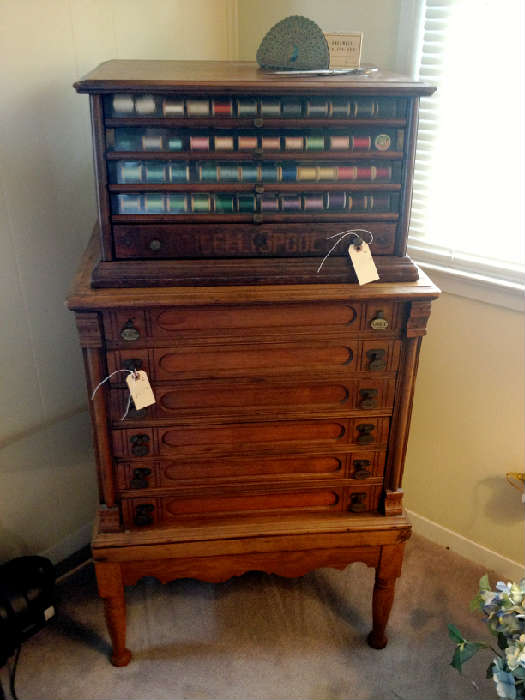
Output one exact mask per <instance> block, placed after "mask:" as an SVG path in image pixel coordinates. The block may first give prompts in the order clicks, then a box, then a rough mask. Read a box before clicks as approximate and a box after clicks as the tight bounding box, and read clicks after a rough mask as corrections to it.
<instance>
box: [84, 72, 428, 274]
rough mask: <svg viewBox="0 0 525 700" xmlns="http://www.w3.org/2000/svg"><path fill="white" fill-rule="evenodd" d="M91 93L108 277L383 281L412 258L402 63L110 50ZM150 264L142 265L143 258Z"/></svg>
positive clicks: (412, 132) (413, 99)
mask: <svg viewBox="0 0 525 700" xmlns="http://www.w3.org/2000/svg"><path fill="white" fill-rule="evenodd" d="M75 88H76V90H77V91H78V92H87V93H89V95H90V100H91V118H92V127H93V141H94V153H95V175H96V181H97V196H98V220H99V228H100V241H101V261H100V263H99V264H98V266H97V267H96V269H95V272H94V274H93V284H94V285H95V286H107V287H111V286H137V285H138V286H141V285H145V286H149V285H154V286H156V285H198V284H253V283H263V284H286V283H289V284H295V283H323V282H331V283H335V282H337V283H339V282H355V281H356V278H355V275H354V271H353V268H352V265H351V262H350V261H349V259H348V253H347V251H348V245H349V242H350V239H349V238H348V237H347V238H346V239H345V241H343V242H341V243H340V244H339V245H338V246H336V248H335V249H334V250H333V251H332V252H331V254H330V256H329V258H328V259H327V260H326V262H325V264H324V265H323V267H322V269H321V271H320V272H317V269H318V267H319V264H320V262H321V260H322V258H323V256H324V255H326V253H327V252H328V251H329V250H330V248H332V246H333V244H334V240H335V239H334V238H330V237H331V236H334V235H335V234H337V233H339V232H341V231H346V230H349V229H360V230H361V233H360V235H361V236H362V238H363V239H364V240H366V241H367V242H368V241H371V250H372V254H373V256H374V259H375V262H376V265H377V268H378V272H379V276H380V279H381V281H385V282H393V281H409V280H414V279H417V268H416V267H415V265H414V264H413V263H412V261H411V260H410V259H409V258H408V257H406V240H407V230H408V222H409V215H410V200H411V190H412V170H413V163H414V151H415V142H416V132H417V112H418V103H419V97H420V96H421V95H430V94H432V92H433V91H434V88H433V87H432V86H430V85H428V84H425V83H421V82H414V81H411V80H409V79H408V78H405V77H402V76H397V75H393V74H390V73H382V72H378V73H375V74H371V75H364V76H351V75H350V76H345V75H338V76H329V77H320V76H311V77H305V76H302V77H299V76H297V77H294V76H291V77H289V76H276V75H272V74H270V73H265V72H263V71H261V70H259V69H258V67H257V65H256V64H254V63H229V62H213V61H109V62H107V63H104V64H101V65H100V66H99V67H98V68H96V69H95V70H94V71H92V72H91V73H89V74H88V75H87V76H86V77H85V78H83V79H82V80H80V81H79V82H77V83H75ZM139 261H140V262H139Z"/></svg>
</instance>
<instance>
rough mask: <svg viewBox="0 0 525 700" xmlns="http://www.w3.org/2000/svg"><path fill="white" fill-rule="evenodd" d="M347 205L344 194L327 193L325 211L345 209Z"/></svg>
mask: <svg viewBox="0 0 525 700" xmlns="http://www.w3.org/2000/svg"><path fill="white" fill-rule="evenodd" d="M346 204H347V199H346V192H327V193H326V207H327V209H345V208H346Z"/></svg>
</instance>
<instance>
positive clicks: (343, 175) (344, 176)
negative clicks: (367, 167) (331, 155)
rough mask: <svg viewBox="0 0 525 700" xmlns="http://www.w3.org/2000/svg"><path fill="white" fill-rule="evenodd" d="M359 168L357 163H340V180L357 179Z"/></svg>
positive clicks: (338, 167) (338, 176) (338, 173)
mask: <svg viewBox="0 0 525 700" xmlns="http://www.w3.org/2000/svg"><path fill="white" fill-rule="evenodd" d="M358 170H359V169H358V168H357V166H355V165H338V166H337V179H338V180H357V178H358Z"/></svg>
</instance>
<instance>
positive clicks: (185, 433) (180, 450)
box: [112, 416, 390, 458]
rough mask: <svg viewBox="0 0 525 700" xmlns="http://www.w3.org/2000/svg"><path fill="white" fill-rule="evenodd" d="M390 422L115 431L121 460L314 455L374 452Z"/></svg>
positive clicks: (334, 421) (272, 423)
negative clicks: (353, 449)
mask: <svg viewBox="0 0 525 700" xmlns="http://www.w3.org/2000/svg"><path fill="white" fill-rule="evenodd" d="M389 425H390V418H388V417H377V416H375V417H374V416H372V417H370V416H366V417H365V416H363V417H362V418H350V419H348V418H340V419H339V418H334V419H328V420H286V421H267V422H260V423H226V424H223V425H205V424H204V425H203V424H202V423H201V424H200V425H198V426H196V427H194V426H193V425H189V426H184V425H180V426H176V427H167V428H136V429H121V430H113V433H112V435H113V453H114V456H115V457H117V458H135V457H140V458H143V457H156V456H163V457H164V456H166V457H180V455H181V454H195V455H199V454H200V455H205V456H209V457H215V456H219V455H223V456H229V455H231V454H233V453H235V454H246V455H249V454H254V453H258V454H259V455H262V456H265V455H267V454H273V455H275V454H284V453H297V452H309V453H311V452H312V449H313V448H316V451H317V452H319V453H320V454H323V453H324V451H325V450H326V449H331V447H332V446H333V447H335V446H337V445H355V446H357V447H358V448H362V449H365V450H372V449H376V448H379V447H384V445H386V441H387V439H388V430H389ZM321 450H322V452H321Z"/></svg>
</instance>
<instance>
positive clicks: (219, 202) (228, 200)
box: [214, 193, 235, 214]
mask: <svg viewBox="0 0 525 700" xmlns="http://www.w3.org/2000/svg"><path fill="white" fill-rule="evenodd" d="M234 200H235V198H234V195H233V194H222V193H221V194H216V195H214V204H215V211H216V212H217V214H231V213H232V212H233V210H234Z"/></svg>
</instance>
